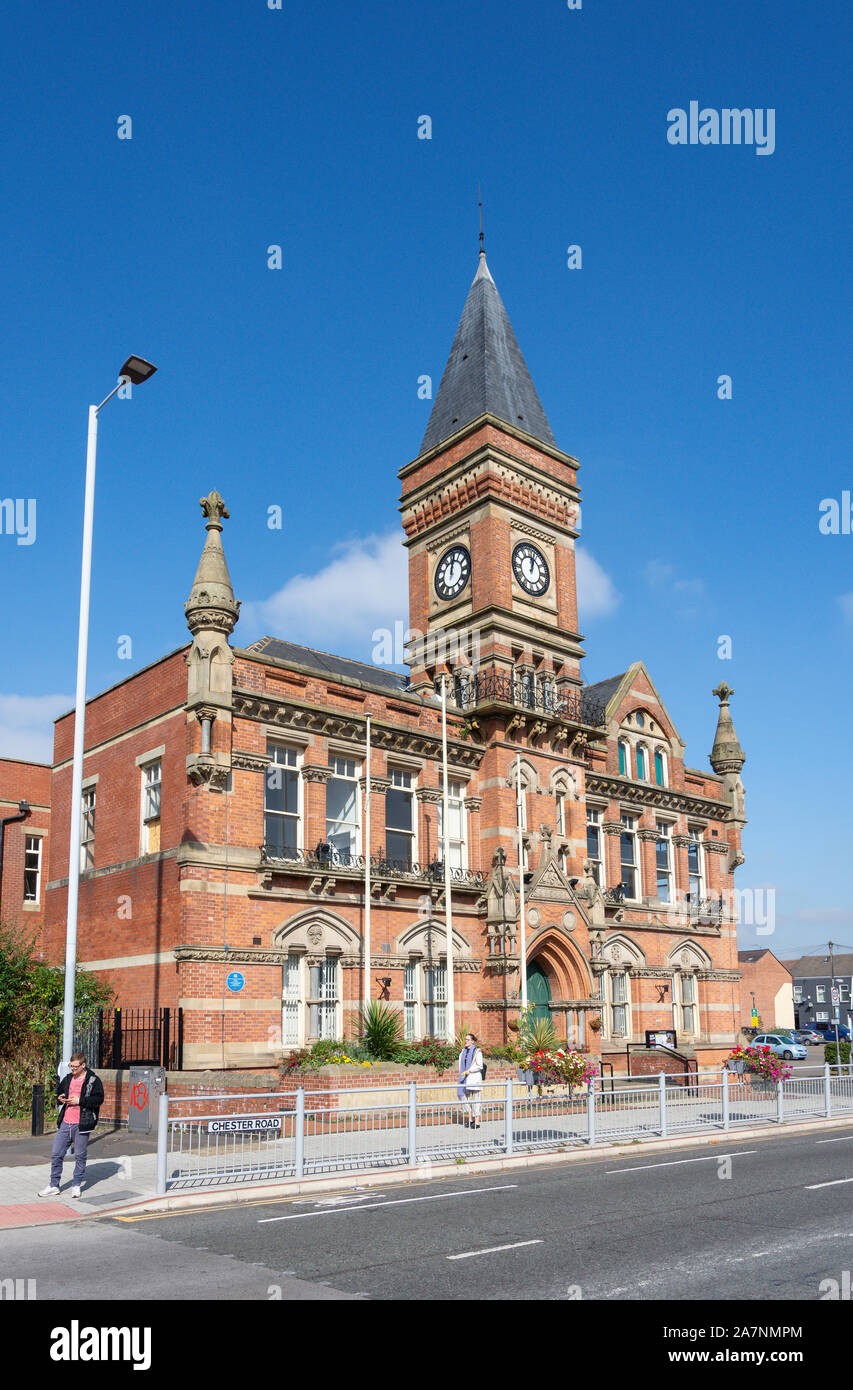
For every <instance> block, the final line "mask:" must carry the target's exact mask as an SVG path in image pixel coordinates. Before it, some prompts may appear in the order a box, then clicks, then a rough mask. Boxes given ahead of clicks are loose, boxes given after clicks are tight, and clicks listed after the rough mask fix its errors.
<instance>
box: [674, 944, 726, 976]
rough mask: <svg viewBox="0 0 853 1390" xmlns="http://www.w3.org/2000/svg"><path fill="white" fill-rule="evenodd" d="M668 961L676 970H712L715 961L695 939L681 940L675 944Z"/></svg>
mask: <svg viewBox="0 0 853 1390" xmlns="http://www.w3.org/2000/svg"><path fill="white" fill-rule="evenodd" d="M666 963H667V965H669V966H672V967H673V968H674V969H676V970H712V969H713V968H714V963H713V961H712V960H711V957H710V956H709V955H708V952H707V951H706V950H704V948H703V947H702V946H700V945H698V944H697V942H695V941H679V942H678V944H677V945H676V946H673V948H672V950H671V951H670V953H669V955H668V956H667V958H666Z"/></svg>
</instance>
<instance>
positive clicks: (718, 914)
mask: <svg viewBox="0 0 853 1390" xmlns="http://www.w3.org/2000/svg"><path fill="white" fill-rule="evenodd" d="M604 902H605V905H606V906H607V907H621V906H622V905H623V904H627V905H628V906H629V907H630V906H631V905H632V902H631V899H630V898H629V897H628V894H627V889H626V887H625V884H624V883H617V884H615V885H614V887H613V888H605V890H604ZM638 905H642V904H638ZM678 906H680V907H681V908H682V910H683V911H684V913H685V914H686V916H688V917H689V918H690V920H691V921H693V922H702V923H706V922H707V923H711V924H712V925H714V926H717V925H719V923H720V922H721V921H722V919H723V900H722V898H697V899H696V900H695V901H693V900H692V899H691V897H690V894H689V893H688V894H687V895H686V901H684V902H680V903H679V904H678Z"/></svg>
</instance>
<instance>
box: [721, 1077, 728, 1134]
mask: <svg viewBox="0 0 853 1390" xmlns="http://www.w3.org/2000/svg"><path fill="white" fill-rule="evenodd" d="M722 1077H723V1082H722V1092H721V1094H722V1100H723V1129H726V1130H727V1129H728V1128H729V1073H728V1070H727V1069H725V1068H724V1070H723V1073H722Z"/></svg>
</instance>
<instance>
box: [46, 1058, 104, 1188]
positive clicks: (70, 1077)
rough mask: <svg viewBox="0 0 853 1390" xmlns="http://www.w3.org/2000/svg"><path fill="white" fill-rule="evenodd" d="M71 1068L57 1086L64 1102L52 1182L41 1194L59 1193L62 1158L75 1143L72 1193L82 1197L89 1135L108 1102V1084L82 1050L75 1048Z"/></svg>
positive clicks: (54, 1150) (51, 1170) (51, 1171)
mask: <svg viewBox="0 0 853 1390" xmlns="http://www.w3.org/2000/svg"><path fill="white" fill-rule="evenodd" d="M70 1066H71V1070H70V1072H68V1074H67V1075H66V1076H63V1078H62V1080H61V1081H60V1083H59V1085H58V1086H57V1088H56V1099H57V1101H58V1103H59V1104H60V1105H61V1106H62V1109H61V1110H60V1112H59V1121H58V1126H59V1127H58V1130H57V1134H56V1138H55V1139H54V1141H53V1151H52V1153H51V1156H50V1183H49V1184H48V1186H47V1187H43V1188H42V1190H41V1191H40V1192H39V1196H40V1197H58V1196H59V1191H60V1188H59V1185H60V1183H61V1181H62V1160H63V1158H64V1157H65V1155H66V1153H67V1152H68V1149H69V1148H70V1146H71V1145H72V1144H73V1145H74V1175H73V1177H72V1179H71V1196H72V1197H79V1196H80V1194H81V1192H82V1190H83V1177H84V1175H85V1172H86V1155H87V1151H88V1148H89V1135H90V1134H91V1133H92V1130H93V1129H94V1128H95V1125H96V1124H97V1123H98V1111H99V1110H100V1108H101V1106H102V1105H103V1103H104V1086H103V1082H102V1081H101V1079H100V1077H99V1076H96V1075H95V1073H94V1072H93V1071H89V1068H88V1066H87V1065H86V1058H85V1056H84V1055H83V1053H82V1052H73V1053H72V1054H71V1061H70Z"/></svg>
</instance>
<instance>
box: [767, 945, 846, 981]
mask: <svg viewBox="0 0 853 1390" xmlns="http://www.w3.org/2000/svg"><path fill="white" fill-rule="evenodd" d="M782 964H783V965H784V966H786V967H787V969H788V970H790V972H791V974H792V975H793V977H794V979H795V980H828V979H829V952H828V951H827V952H826V954H825V955H821V956H800V958H799V960H784V961H783V962H782ZM835 973H836V975H853V954H849V953H848V954H844V955H841V954H840V953H839V952H838V951H836V952H835Z"/></svg>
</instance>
